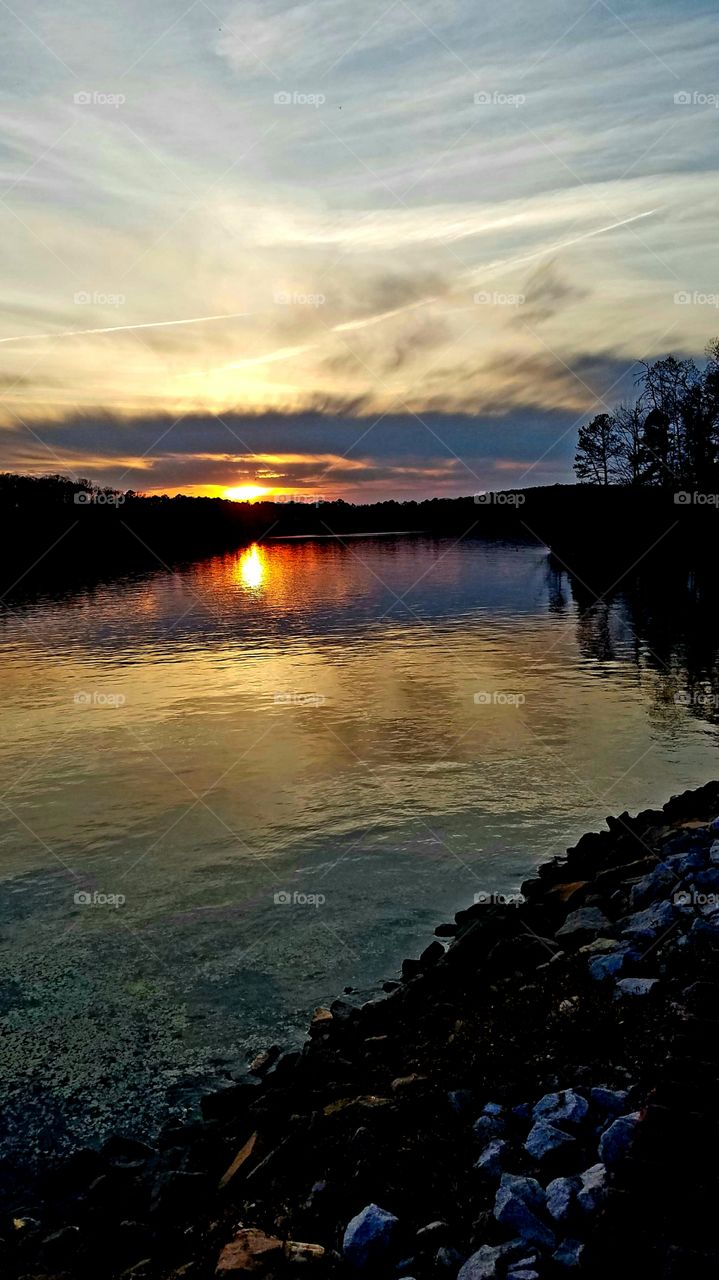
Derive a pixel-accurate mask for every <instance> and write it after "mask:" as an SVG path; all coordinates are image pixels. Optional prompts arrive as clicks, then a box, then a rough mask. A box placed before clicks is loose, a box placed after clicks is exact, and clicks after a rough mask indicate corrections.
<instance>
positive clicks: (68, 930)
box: [0, 537, 719, 1148]
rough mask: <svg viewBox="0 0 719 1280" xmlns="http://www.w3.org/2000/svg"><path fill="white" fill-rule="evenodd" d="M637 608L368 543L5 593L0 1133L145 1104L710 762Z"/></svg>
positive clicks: (56, 1132)
mask: <svg viewBox="0 0 719 1280" xmlns="http://www.w3.org/2000/svg"><path fill="white" fill-rule="evenodd" d="M663 604H664V606H665V607H667V608H668V611H669V612H670V613H671V605H672V602H671V600H669V601H667V600H666V599H664V601H663ZM640 612H641V611H640ZM646 612H647V611H646V609H644V611H643V613H642V616H645V614H646ZM649 612H650V613H651V610H650V611H649ZM675 612H676V611H675ZM638 616H639V615H638V614H636V616H635V613H634V612H633V609H632V602H631V600H627V599H625V598H623V597H617V598H616V599H614V600H613V602H612V603H611V605H605V604H603V603H600V604H591V603H590V602H584V603H582V602H581V601H580V602H579V603H577V600H576V599H575V595H574V592H573V589H572V586H571V584H570V582H569V581H568V580H567V579H566V577H562V575H561V574H557V573H555V572H553V571H552V570H551V568H550V565H549V559H548V556H547V553H546V552H545V551H544V550H543V549H541V548H536V547H528V546H523V545H507V544H484V543H481V542H474V543H472V542H464V543H461V544H459V545H455V544H454V543H453V542H451V541H449V540H447V541H435V540H429V539H423V538H398V537H388V538H372V539H368V538H363V539H357V540H354V541H352V542H350V543H348V544H347V546H346V547H342V546H340V545H338V544H336V543H334V542H323V541H315V542H311V541H307V542H303V541H296V542H288V543H273V544H268V545H266V546H264V547H262V548H259V549H257V548H255V549H252V550H250V551H243V552H238V553H237V554H233V555H230V556H225V557H218V558H216V559H213V560H210V561H206V562H204V563H201V564H197V565H194V566H192V567H190V568H187V569H185V570H183V571H182V572H177V573H169V572H168V573H161V574H158V575H155V576H152V577H146V578H144V579H141V580H125V581H120V582H116V583H114V584H112V585H109V586H105V587H102V588H100V589H97V590H95V591H94V592H92V593H85V594H77V595H75V596H73V597H68V598H66V599H64V600H59V601H51V600H41V601H37V602H35V603H28V602H25V603H24V604H23V605H22V607H20V606H19V605H18V606H14V607H13V608H12V610H8V611H5V612H4V614H3V615H2V617H1V618H0V666H1V667H2V675H3V695H4V696H3V704H2V717H1V719H0V734H1V746H0V767H1V771H2V779H3V785H2V791H3V792H4V795H3V798H2V806H0V823H1V824H2V825H1V828H0V877H1V878H2V898H1V903H0V945H1V949H2V957H1V964H2V968H1V969H0V1029H1V1030H2V1033H3V1034H2V1036H1V1037H0V1040H1V1047H0V1052H1V1053H2V1071H3V1075H4V1078H5V1081H6V1085H7V1084H9V1087H10V1097H11V1100H12V1101H11V1106H10V1107H9V1108H8V1110H7V1111H6V1112H5V1117H4V1124H5V1128H6V1133H5V1137H6V1139H7V1138H8V1137H9V1139H11V1140H12V1139H13V1137H14V1138H15V1139H16V1140H17V1141H18V1142H19V1143H20V1145H22V1141H23V1140H24V1139H23V1134H24V1133H25V1130H26V1129H27V1127H28V1126H34V1127H35V1129H36V1130H37V1128H38V1127H40V1128H41V1127H42V1125H45V1126H46V1129H45V1132H44V1134H42V1135H41V1141H43V1142H45V1143H46V1145H47V1146H48V1147H51V1148H52V1147H56V1146H57V1144H58V1143H60V1142H61V1141H62V1140H64V1139H67V1141H88V1139H89V1138H91V1137H92V1136H94V1135H97V1134H100V1133H102V1132H104V1131H106V1130H107V1129H112V1128H117V1127H126V1128H127V1127H129V1121H128V1116H129V1114H130V1112H131V1111H135V1112H136V1117H137V1119H136V1124H137V1125H139V1126H142V1125H143V1124H147V1125H149V1126H152V1125H153V1124H154V1123H156V1121H157V1118H158V1116H160V1114H161V1111H162V1105H163V1104H162V1099H163V1097H164V1091H165V1089H166V1088H167V1087H168V1086H170V1085H172V1083H173V1082H174V1081H176V1080H177V1079H178V1078H179V1077H181V1076H183V1075H186V1074H187V1073H192V1072H195V1071H222V1070H223V1069H229V1068H231V1067H232V1066H233V1065H235V1064H238V1065H241V1064H242V1063H243V1062H244V1061H245V1060H246V1057H247V1054H248V1053H250V1052H252V1051H254V1050H256V1049H257V1048H258V1047H260V1046H262V1045H264V1044H266V1043H268V1042H272V1041H274V1040H277V1041H280V1042H285V1043H286V1042H288V1041H290V1040H291V1039H292V1036H293V1035H294V1034H296V1032H297V1030H298V1029H302V1028H304V1026H305V1025H306V1021H307V1017H308V1014H309V1013H310V1012H311V1010H312V1008H313V1007H314V1006H315V1005H316V1004H318V1003H321V1002H326V1001H327V1000H329V999H331V998H333V997H334V996H335V995H337V994H339V993H340V992H341V990H342V988H343V987H344V986H345V985H352V986H356V987H361V988H362V990H366V989H368V988H371V987H372V985H373V984H375V983H377V982H380V981H381V980H382V979H385V978H389V977H393V976H395V974H396V971H397V967H398V964H399V961H400V960H401V959H402V957H403V956H405V955H408V954H416V953H417V949H418V948H419V947H421V946H423V945H426V943H427V942H428V941H429V940H430V937H431V933H432V929H433V928H434V925H435V924H436V923H438V922H439V921H440V920H442V919H446V918H448V917H450V916H451V914H452V913H453V912H454V911H455V910H456V909H457V908H458V907H459V906H461V905H466V904H467V903H468V902H469V901H471V900H472V897H473V895H474V894H475V893H476V892H478V891H480V890H488V891H491V890H496V891H508V890H511V889H514V888H516V887H518V885H519V883H520V882H521V880H522V879H523V878H524V877H525V876H526V874H527V873H528V872H529V871H530V870H531V867H532V866H533V865H534V864H535V863H537V862H539V861H541V860H542V859H544V858H545V857H546V856H548V855H549V854H551V853H554V852H556V851H557V850H561V849H563V848H565V847H566V846H567V845H568V844H571V843H573V842H574V840H575V839H576V838H577V837H578V836H579V835H580V834H581V833H582V832H583V831H584V830H586V829H588V828H592V827H595V826H596V825H597V824H598V823H601V821H602V820H603V818H604V816H605V815H606V814H607V813H616V812H619V811H621V810H622V809H625V808H629V809H636V808H642V807H645V806H647V805H649V804H653V803H662V802H663V801H664V800H665V799H666V798H667V797H668V795H669V794H671V793H672V792H676V791H678V790H681V789H683V788H685V787H687V786H696V785H700V784H701V783H703V782H705V781H707V780H708V779H709V778H711V777H714V776H716V775H717V773H719V760H718V758H717V730H716V728H715V727H714V726H713V724H712V723H710V721H709V720H708V719H707V718H705V715H704V706H703V703H702V704H701V705H700V706H699V707H697V696H696V687H695V686H692V693H691V694H687V693H686V692H685V690H686V688H687V687H688V685H689V684H691V681H692V680H693V679H694V674H695V673H694V674H692V673H690V672H688V671H687V670H686V668H685V667H683V666H682V655H684V656H685V657H686V652H687V651H688V648H690V646H688V645H687V643H686V637H684V638H683V639H682V640H681V643H679V644H678V647H677V648H676V649H675V648H672V646H671V645H669V647H668V650H667V653H666V654H665V655H663V656H660V657H657V645H656V643H655V639H656V638H655V637H651V636H650V640H649V641H648V640H647V639H646V637H645V636H644V635H643V634H642V628H641V626H640V624H639V622H638V621H637V617H638ZM653 625H654V627H655V630H656V620H654V623H653ZM659 630H660V634H662V635H663V634H664V633H663V631H662V629H661V626H660V628H659ZM650 641H651V643H650ZM677 654H678V655H679V657H677ZM701 674H702V673H700V675H701ZM699 688H700V689H701V688H706V686H705V685H700V686H699ZM677 690H678V691H679V697H680V699H682V698H683V699H684V701H685V702H688V701H689V700H690V699H691V701H692V705H691V706H685V705H677V703H676V702H675V696H676V693H677ZM700 703H701V698H700ZM707 714H708V713H707ZM288 898H289V901H288V900H287V899H288ZM120 899H122V901H120ZM118 903H119V905H118Z"/></svg>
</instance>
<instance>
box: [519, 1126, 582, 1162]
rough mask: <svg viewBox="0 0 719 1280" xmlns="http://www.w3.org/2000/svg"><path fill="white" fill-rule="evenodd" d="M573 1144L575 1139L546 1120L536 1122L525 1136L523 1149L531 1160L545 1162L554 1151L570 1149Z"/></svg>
mask: <svg viewBox="0 0 719 1280" xmlns="http://www.w3.org/2000/svg"><path fill="white" fill-rule="evenodd" d="M575 1142H576V1138H573V1137H572V1135H571V1134H569V1133H566V1132H565V1130H564V1129H558V1128H557V1127H556V1125H553V1124H550V1123H549V1121H548V1120H538V1121H537V1123H536V1124H535V1125H534V1126H533V1127H532V1128H531V1129H530V1131H529V1133H528V1134H527V1137H526V1140H525V1143H524V1149H525V1151H528V1152H529V1154H530V1156H532V1159H534V1160H546V1159H547V1157H548V1156H551V1155H553V1154H554V1152H555V1151H561V1150H562V1149H563V1148H566V1147H571V1146H573V1145H574V1144H575Z"/></svg>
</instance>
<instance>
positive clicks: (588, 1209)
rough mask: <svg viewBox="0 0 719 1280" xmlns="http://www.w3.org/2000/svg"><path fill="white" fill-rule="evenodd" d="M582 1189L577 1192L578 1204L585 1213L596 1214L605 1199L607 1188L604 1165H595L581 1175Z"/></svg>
mask: <svg viewBox="0 0 719 1280" xmlns="http://www.w3.org/2000/svg"><path fill="white" fill-rule="evenodd" d="M580 1182H581V1184H582V1185H581V1187H580V1188H579V1191H578V1192H577V1204H578V1205H579V1207H580V1209H582V1210H583V1211H584V1213H596V1211H597V1209H598V1208H599V1206H600V1205H601V1203H602V1200H603V1199H604V1193H605V1191H606V1187H607V1170H606V1168H605V1166H604V1165H603V1164H593V1165H592V1167H591V1169H585V1171H584V1173H582V1174H581V1175H580Z"/></svg>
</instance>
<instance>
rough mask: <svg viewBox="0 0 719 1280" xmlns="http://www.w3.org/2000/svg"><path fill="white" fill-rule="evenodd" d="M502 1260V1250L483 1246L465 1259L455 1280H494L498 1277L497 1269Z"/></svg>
mask: <svg viewBox="0 0 719 1280" xmlns="http://www.w3.org/2000/svg"><path fill="white" fill-rule="evenodd" d="M501 1258H502V1249H501V1248H494V1247H493V1246H492V1245H489V1244H483V1245H482V1248H481V1249H478V1250H477V1252H476V1253H473V1254H472V1256H471V1258H467V1261H466V1262H465V1264H464V1266H463V1267H462V1268H461V1269H460V1272H459V1275H458V1276H457V1280H496V1277H497V1276H498V1275H499V1272H498V1270H497V1267H498V1266H499V1263H500V1261H501Z"/></svg>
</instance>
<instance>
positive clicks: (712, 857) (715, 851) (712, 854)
mask: <svg viewBox="0 0 719 1280" xmlns="http://www.w3.org/2000/svg"><path fill="white" fill-rule="evenodd" d="M709 861H710V862H711V863H712V865H713V866H715V867H716V866H719V840H715V841H714V843H713V845H712V847H711V849H710V850H709Z"/></svg>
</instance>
